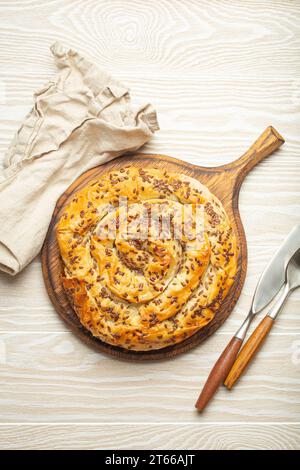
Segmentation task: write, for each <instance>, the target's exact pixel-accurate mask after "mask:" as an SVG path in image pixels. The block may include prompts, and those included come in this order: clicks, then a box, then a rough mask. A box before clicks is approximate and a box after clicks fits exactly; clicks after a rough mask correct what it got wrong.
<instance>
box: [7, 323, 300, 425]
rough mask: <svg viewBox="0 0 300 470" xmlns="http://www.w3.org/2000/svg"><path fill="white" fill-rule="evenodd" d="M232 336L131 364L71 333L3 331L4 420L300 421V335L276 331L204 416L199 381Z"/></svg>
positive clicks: (76, 421)
mask: <svg viewBox="0 0 300 470" xmlns="http://www.w3.org/2000/svg"><path fill="white" fill-rule="evenodd" d="M278 321H279V319H278ZM227 342H228V335H227V334H224V335H223V334H215V335H213V336H211V337H209V338H208V339H207V340H206V341H205V342H203V343H202V345H201V347H200V348H196V349H193V350H191V351H189V352H187V353H186V354H183V355H180V356H177V357H176V358H174V359H170V360H168V361H151V362H146V363H145V362H130V363H126V362H124V361H120V360H119V359H112V358H111V357H109V356H107V355H105V354H96V353H95V352H94V351H93V350H92V349H91V348H87V347H86V345H84V344H83V343H82V341H80V340H79V339H78V338H77V337H76V336H75V335H74V334H73V333H71V332H65V333H44V334H43V333H40V332H38V333H32V332H24V333H22V332H16V333H1V337H0V351H1V356H0V357H1V360H0V362H1V367H0V382H1V387H0V403H1V416H0V423H3V424H5V423H11V424H12V423H35V424H38V423H53V424H55V423H101V422H104V423H118V424H119V425H120V426H121V425H124V423H127V422H131V423H158V424H159V423H172V424H173V425H174V426H175V427H176V426H177V425H179V424H183V423H193V424H200V423H204V422H206V423H215V422H239V423H241V426H243V424H244V423H249V422H256V423H259V422H260V423H267V422H271V423H272V422H277V423H287V422H294V423H295V422H298V423H299V422H300V394H299V388H300V377H299V373H298V372H299V349H300V348H299V346H300V345H299V342H300V337H299V335H297V334H288V335H282V334H279V335H275V334H272V333H271V334H270V335H269V338H268V343H267V344H266V347H265V348H263V350H262V351H261V352H260V354H259V357H258V358H257V360H256V361H254V362H253V363H252V364H251V365H250V367H249V369H248V371H247V374H245V375H244V376H243V377H242V378H241V380H240V383H239V386H237V387H235V388H234V389H233V390H232V391H231V392H228V390H227V389H226V388H225V387H220V389H219V391H218V393H217V394H216V396H215V397H214V400H213V401H212V402H211V404H210V406H209V407H208V408H207V409H206V410H205V411H204V412H203V413H202V414H201V415H199V413H198V412H197V410H195V408H194V403H195V401H196V399H197V397H198V394H199V388H200V386H201V385H202V384H204V382H205V380H206V378H207V376H208V374H209V372H210V370H211V367H212V365H213V364H214V363H215V362H216V360H217V358H218V356H219V354H220V351H222V350H223V349H224V348H225V345H226V344H227ZM170 384H171V385H172V386H170ZM258 427H259V426H258Z"/></svg>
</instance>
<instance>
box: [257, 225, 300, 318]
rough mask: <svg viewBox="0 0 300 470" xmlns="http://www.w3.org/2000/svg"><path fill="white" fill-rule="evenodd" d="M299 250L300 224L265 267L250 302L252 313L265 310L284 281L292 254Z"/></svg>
mask: <svg viewBox="0 0 300 470" xmlns="http://www.w3.org/2000/svg"><path fill="white" fill-rule="evenodd" d="M298 248H300V224H298V225H296V226H295V227H294V228H293V229H292V230H291V232H290V233H289V235H288V236H287V237H286V239H285V240H284V242H283V243H282V244H281V246H280V248H279V249H278V250H277V252H276V253H275V254H274V256H273V257H272V259H271V261H270V262H269V263H268V265H267V266H266V267H265V269H264V271H263V273H262V275H261V277H260V279H259V281H258V284H257V287H256V289H255V293H254V297H253V301H252V309H251V310H252V313H253V314H255V313H258V312H260V311H261V310H262V309H263V308H265V307H266V306H267V305H268V304H269V303H270V302H271V300H272V299H273V298H274V297H275V295H276V294H277V292H278V291H279V290H280V288H281V287H282V285H283V283H284V279H285V269H286V266H287V263H288V262H289V260H290V259H291V257H292V256H293V254H294V253H295V252H296V251H297V250H298Z"/></svg>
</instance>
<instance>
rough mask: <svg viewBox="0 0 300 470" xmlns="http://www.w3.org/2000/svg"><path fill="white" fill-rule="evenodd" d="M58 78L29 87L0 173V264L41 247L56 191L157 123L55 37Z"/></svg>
mask: <svg viewBox="0 0 300 470" xmlns="http://www.w3.org/2000/svg"><path fill="white" fill-rule="evenodd" d="M51 51H52V53H53V56H54V58H55V61H56V64H57V66H58V68H59V73H58V75H57V76H56V78H55V79H54V80H52V81H50V82H49V83H48V84H47V85H46V86H45V87H44V88H43V89H42V90H40V91H38V92H37V93H36V94H35V101H34V106H33V109H32V110H31V112H30V113H29V114H28V116H27V117H26V118H25V120H24V122H23V124H22V125H21V127H20V129H19V130H18V132H17V134H16V136H15V138H14V140H13V142H12V144H11V146H10V148H9V150H8V153H7V155H6V158H5V161H4V166H5V168H4V170H3V171H2V173H0V270H2V271H5V272H8V273H10V274H16V273H18V272H19V271H21V269H22V268H24V267H25V266H26V265H27V264H28V263H29V262H30V261H31V260H32V259H33V258H34V257H35V256H36V255H37V254H38V253H39V251H40V249H41V247H42V244H43V241H44V238H45V235H46V232H47V228H48V225H49V222H50V220H51V215H52V212H53V209H54V207H55V203H56V201H57V199H58V197H59V196H60V195H61V194H62V193H63V191H64V190H65V189H66V188H67V187H68V186H69V185H70V184H71V183H72V181H74V180H75V179H76V178H77V177H78V176H79V175H81V174H82V173H83V172H84V171H86V170H88V169H90V168H93V167H95V166H97V165H101V164H102V163H104V162H107V161H108V160H111V159H112V158H115V157H117V156H120V155H121V154H123V153H124V152H127V151H132V150H137V149H138V148H139V147H141V146H142V145H143V144H144V143H145V142H147V141H148V140H149V139H150V138H151V136H152V135H153V133H154V132H155V131H156V130H157V129H158V128H159V127H158V123H157V119H156V113H155V111H154V109H153V108H152V106H151V105H146V106H143V107H142V108H141V109H139V110H137V111H136V112H134V111H133V110H132V107H131V103H130V96H129V90H128V89H127V88H126V87H124V85H122V84H121V83H119V82H118V81H116V80H114V79H113V78H112V77H111V76H110V75H108V74H107V73H106V72H104V71H102V70H100V69H99V68H97V67H96V66H95V65H94V64H92V63H91V62H89V61H88V60H86V59H85V58H83V57H82V56H81V55H79V54H78V53H77V52H75V51H73V50H71V49H67V48H65V47H64V46H62V45H61V44H60V43H55V44H54V45H53V46H52V47H51Z"/></svg>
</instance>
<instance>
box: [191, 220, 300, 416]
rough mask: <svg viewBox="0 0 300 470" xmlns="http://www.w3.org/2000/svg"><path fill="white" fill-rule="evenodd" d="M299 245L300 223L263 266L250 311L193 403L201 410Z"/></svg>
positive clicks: (222, 377) (232, 362)
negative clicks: (264, 266)
mask: <svg viewBox="0 0 300 470" xmlns="http://www.w3.org/2000/svg"><path fill="white" fill-rule="evenodd" d="M299 246H300V224H298V225H296V226H295V227H294V228H293V229H292V231H291V232H290V233H289V235H288V236H287V238H286V239H285V240H284V242H283V243H282V245H281V246H280V248H279V249H278V251H277V252H276V253H275V255H274V256H273V257H272V259H271V261H270V262H269V263H268V265H267V266H266V268H265V269H264V271H263V273H262V275H261V277H260V279H259V281H258V284H257V287H256V289H255V293H254V296H253V300H252V304H251V308H250V311H249V313H248V315H247V317H246V318H245V320H244V322H243V323H242V325H241V327H240V328H239V329H238V331H237V332H236V334H235V335H234V336H233V338H232V339H231V340H230V341H229V343H228V344H227V346H226V348H225V349H224V351H223V352H222V354H221V355H220V357H219V359H218V360H217V362H216V363H215V365H214V367H213V368H212V370H211V372H210V374H209V376H208V379H207V381H206V383H205V385H204V387H203V389H202V392H201V393H200V395H199V398H198V400H197V402H196V404H195V407H196V408H197V410H198V411H203V410H204V408H205V407H206V405H207V403H208V402H209V400H210V399H211V398H212V396H213V395H214V393H215V392H216V390H217V389H218V387H219V385H220V384H221V383H222V382H224V380H225V379H226V377H227V375H228V373H229V371H230V369H231V367H232V366H233V364H234V361H235V359H236V357H237V355H238V352H239V350H240V347H241V345H242V343H243V341H244V339H245V336H246V333H247V331H248V328H249V326H250V323H251V321H252V320H253V318H254V316H255V315H256V314H257V313H258V312H260V311H261V310H263V309H264V308H265V307H266V306H267V305H268V304H269V303H270V302H271V300H272V299H273V298H274V297H275V295H276V294H277V292H278V291H279V290H280V289H281V287H282V286H283V284H284V280H285V270H286V266H287V264H288V262H289V260H290V258H291V257H292V256H293V254H294V253H295V252H296V251H297V249H298V248H299Z"/></svg>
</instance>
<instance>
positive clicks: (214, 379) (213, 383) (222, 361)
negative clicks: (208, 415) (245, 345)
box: [195, 336, 242, 411]
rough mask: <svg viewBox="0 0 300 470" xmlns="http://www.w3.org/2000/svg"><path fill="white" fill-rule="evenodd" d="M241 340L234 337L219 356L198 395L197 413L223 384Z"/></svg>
mask: <svg viewBox="0 0 300 470" xmlns="http://www.w3.org/2000/svg"><path fill="white" fill-rule="evenodd" d="M241 344H242V340H241V339H239V338H236V337H235V336H234V337H233V338H232V339H231V341H230V342H229V343H228V345H227V346H226V348H225V349H224V351H223V352H222V354H221V356H220V357H219V359H218V360H217V362H216V363H215V365H214V367H213V369H212V370H211V372H210V374H209V376H208V379H207V381H206V383H205V385H204V387H203V389H202V392H201V393H200V395H199V398H198V400H197V402H196V404H195V407H196V408H197V410H198V411H203V410H204V408H205V407H206V405H207V403H208V402H209V400H210V399H211V398H212V396H213V395H214V393H215V392H216V390H217V388H218V387H219V386H220V385H221V383H222V382H224V380H225V378H226V377H227V375H228V372H229V371H230V369H231V367H232V364H233V363H234V361H235V359H236V357H237V354H238V352H239V349H240V347H241Z"/></svg>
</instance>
